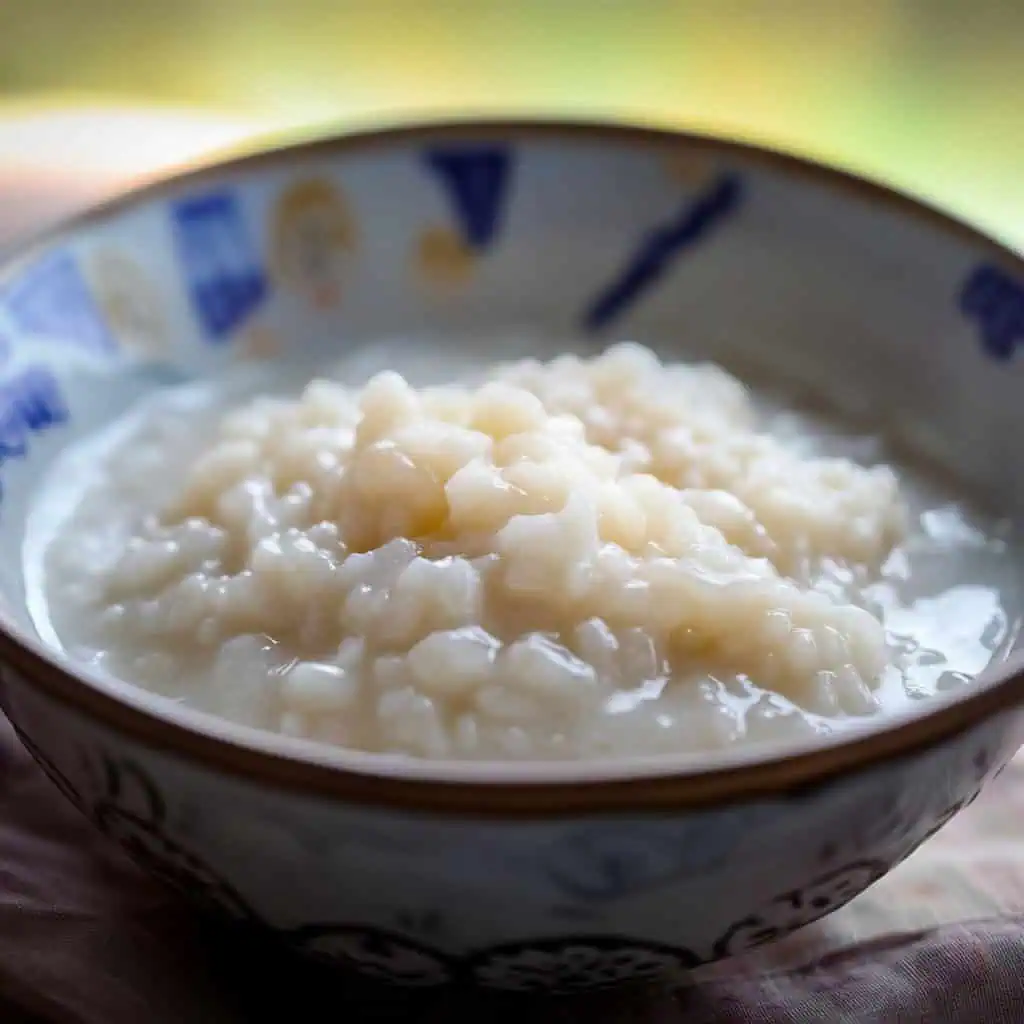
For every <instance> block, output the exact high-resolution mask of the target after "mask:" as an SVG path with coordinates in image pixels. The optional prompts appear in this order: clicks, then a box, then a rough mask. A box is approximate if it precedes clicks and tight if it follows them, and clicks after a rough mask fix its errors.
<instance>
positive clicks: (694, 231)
mask: <svg viewBox="0 0 1024 1024" xmlns="http://www.w3.org/2000/svg"><path fill="white" fill-rule="evenodd" d="M741 195H742V189H741V185H740V181H739V179H738V178H737V177H736V176H735V175H732V174H725V175H722V176H721V177H720V178H718V179H717V180H716V181H714V182H712V184H711V186H710V187H709V188H708V189H707V191H706V192H705V193H704V194H703V195H702V196H699V197H698V198H697V200H696V201H695V202H690V201H687V203H686V205H685V206H684V207H683V209H682V210H681V211H680V212H679V213H678V214H677V215H676V216H675V217H674V218H673V219H672V220H671V221H669V222H668V223H667V224H665V225H663V226H662V227H659V228H656V229H655V230H654V231H653V232H651V233H650V234H649V235H647V237H645V238H644V239H643V241H642V242H641V243H640V245H639V247H638V248H637V250H636V252H635V253H634V254H633V255H632V256H631V257H630V259H629V260H628V262H627V263H626V267H625V269H624V270H623V271H622V273H621V274H619V276H618V277H616V278H615V280H614V281H612V283H611V284H609V285H608V286H607V287H605V288H604V289H603V290H602V291H601V293H600V295H598V297H597V298H596V299H595V300H594V302H593V303H592V304H591V306H590V307H589V308H588V309H587V311H586V313H585V314H584V316H583V325H584V327H585V329H586V330H588V331H597V330H600V329H601V328H602V327H607V326H608V325H609V324H610V323H611V322H612V321H613V320H615V319H617V318H618V317H620V316H621V315H622V314H623V313H624V312H625V311H626V310H627V309H628V308H629V307H630V306H631V305H633V304H634V303H635V302H636V301H637V300H638V299H639V298H640V297H641V296H642V295H643V293H644V292H646V291H649V290H650V289H651V287H652V286H653V285H654V284H655V282H656V281H657V280H658V278H660V277H661V276H662V275H663V274H664V273H665V272H666V271H667V270H668V269H669V267H670V266H671V265H672V263H673V261H674V260H675V258H676V257H677V256H678V255H679V254H680V253H681V252H682V251H683V250H684V249H687V248H689V247H691V246H693V245H694V244H696V243H697V242H698V241H700V240H701V239H702V238H703V237H704V236H705V235H706V234H707V233H708V232H709V231H710V230H711V229H712V228H714V227H715V226H716V225H717V224H719V223H720V222H721V221H722V220H723V219H724V218H725V217H726V216H727V215H728V214H729V213H731V212H732V211H733V209H735V207H736V206H737V204H738V203H739V201H740V198H741Z"/></svg>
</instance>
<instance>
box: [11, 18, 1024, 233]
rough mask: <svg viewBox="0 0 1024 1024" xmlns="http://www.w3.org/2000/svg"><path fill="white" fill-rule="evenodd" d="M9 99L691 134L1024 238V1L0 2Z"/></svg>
mask: <svg viewBox="0 0 1024 1024" xmlns="http://www.w3.org/2000/svg"><path fill="white" fill-rule="evenodd" d="M0 97H2V98H3V99H6V100H7V101H8V103H9V104H10V103H18V104H21V105H26V104H27V105H29V106H38V105H39V104H40V103H41V102H46V103H54V102H65V101H70V102H82V101H90V102H92V101H96V100H101V101H104V102H107V101H110V100H114V101H117V102H124V101H129V102H132V103H138V102H145V103H150V102H158V103H163V104H171V105H175V106H199V107H203V108H206V109H208V110H216V111H218V112H223V113H226V114H229V115H232V116H241V117H245V118H251V119H253V120H254V121H256V122H258V123H259V124H260V125H263V126H269V127H271V128H275V129H276V128H296V127H298V128H300V129H304V128H306V127H308V126H310V125H314V124H315V125H324V124H341V125H343V126H345V125H354V124H365V123H367V122H372V121H374V120H378V119H381V118H384V119H386V120H388V121H394V120H397V119H401V118H405V117H409V116H425V115H430V114H438V113H461V114H469V113H488V114H494V113H509V112H515V113H530V112H533V113H548V114H567V115H580V116H600V115H613V116H616V117H623V118H628V119H632V120H642V121H648V122H655V123H659V124H668V125H682V126H694V127H698V128H702V129H712V130H716V131H721V132H726V133H729V134H732V135H739V136H742V137H745V138H751V139H757V140H764V141H767V142H769V143H772V144H774V145H779V146H783V147H786V148H789V149H794V150H797V151H801V152H804V153H809V154H811V155H815V156H818V157H822V158H824V159H826V160H829V161H833V162H837V163H840V164H843V165H846V166H848V167H852V168H854V169H856V170H859V171H862V172H865V173H867V174H869V175H872V176H874V177H878V178H882V179H885V180H888V181H890V182H892V183H894V184H896V185H898V186H899V187H902V188H904V189H907V190H910V191H913V192H917V193H919V194H923V195H926V196H929V197H931V198H932V199H933V200H935V201H937V202H938V203H940V204H941V205H944V206H946V207H948V208H951V209H953V210H955V211H957V212H959V213H960V214H962V215H964V216H966V217H968V218H970V219H972V220H974V221H975V222H978V223H981V224H982V225H983V226H984V227H986V228H987V229H988V230H989V231H991V232H992V233H993V234H996V235H999V236H1001V237H1003V238H1005V239H1009V240H1011V241H1014V242H1015V243H1016V244H1017V245H1018V246H1019V247H1022V248H1024V173H1022V168H1024V0H774V2H767V0H689V2H687V0H508V2H503V3H502V2H488V0H476V2H471V0H364V2H355V0H333V2H326V0H321V2H317V0H280V2H274V0H159V2H156V0H0ZM97 145H102V140H97Z"/></svg>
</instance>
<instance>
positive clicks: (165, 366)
mask: <svg viewBox="0 0 1024 1024" xmlns="http://www.w3.org/2000/svg"><path fill="white" fill-rule="evenodd" d="M517 327H525V328H528V329H529V331H530V332H532V333H535V334H541V335H547V336H549V337H552V338H555V339H559V338H573V339H574V340H576V341H578V342H579V343H580V344H583V345H584V346H594V347H598V346H602V345H604V344H605V343H607V342H609V341H611V340H618V339H621V338H627V337H628V338H635V339H637V340H641V341H643V342H645V343H647V344H650V345H652V346H653V347H655V348H657V349H659V350H660V351H661V352H662V353H663V354H666V355H670V356H675V357H677V358H685V359H702V358H711V359H714V360H716V361H719V362H722V363H725V364H726V365H729V366H732V367H736V368H739V369H741V370H753V372H755V373H759V374H761V375H763V376H766V377H769V378H770V377H772V376H773V375H774V376H775V377H778V376H779V375H780V374H781V375H783V376H784V378H785V380H786V382H787V385H788V386H791V387H793V386H795V387H797V388H799V389H804V390H807V391H808V392H811V393H814V394H817V395H820V396H822V397H823V398H824V399H825V400H826V401H827V403H828V404H830V405H832V406H834V407H837V408H838V409H840V410H842V411H845V412H847V413H848V414H850V415H853V416H856V417H858V418H864V419H866V420H868V421H870V422H871V423H873V424H876V425H881V426H883V427H884V428H885V429H886V431H888V432H889V433H890V434H891V435H892V436H894V437H896V438H897V439H900V438H903V439H905V440H907V441H908V442H910V443H911V444H912V445H913V447H914V448H915V449H916V450H917V451H919V452H920V453H922V454H923V455H925V457H927V458H929V459H931V460H932V461H933V462H934V463H936V464H937V465H938V466H939V467H941V468H942V469H943V470H945V471H948V472H949V473H951V474H953V475H955V476H956V477H957V478H958V480H959V481H961V482H962V484H963V485H964V486H966V487H968V488H971V489H972V490H974V491H976V492H977V493H979V494H982V495H983V496H984V498H985V500H986V501H987V502H988V503H990V504H991V505H993V506H994V508H995V509H997V510H998V511H999V512H1001V513H1006V514H1014V513H1016V512H1017V511H1018V510H1019V508H1020V506H1021V504H1022V502H1024V472H1020V470H1021V461H1022V454H1021V447H1020V445H1019V444H1017V443H1016V437H1015V430H1014V428H1015V426H1016V424H1017V423H1018V422H1019V413H1018V412H1017V409H1018V402H1019V397H1018V396H1019V393H1020V388H1021V384H1022V380H1021V377H1022V369H1021V365H1020V363H1019V362H1017V361H1015V360H1014V359H1013V358H1012V356H1013V354H1014V345H1015V343H1017V342H1020V341H1024V272H1022V271H1021V268H1020V265H1019V262H1018V261H1015V260H1014V259H1013V257H1012V256H1011V255H1009V254H1007V253H1006V252H1005V251H1004V250H1001V249H1000V248H999V247H998V246H996V245H995V244H993V243H991V242H989V241H987V240H986V239H984V238H982V237H981V236H979V235H976V234H975V233H973V232H971V231H970V230H969V229H967V228H964V227H962V226H960V225H958V224H956V223H954V222H952V221H949V220H947V219H945V218H944V217H942V216H941V215H938V214H935V213H933V212H931V211H929V210H928V209H926V208H924V207H921V206H918V205H916V204H914V203H913V202H911V201H909V200H906V199H903V198H900V197H898V196H894V195H892V194H890V193H887V192H885V191H884V190H883V189H879V188H876V187H874V186H869V185H865V184H864V183H862V182H859V181H857V180H855V179H852V178H848V177H846V176H844V175H842V174H839V173H836V172H831V171H826V170H823V169H820V168H816V167H813V166H810V165H807V164H804V163H802V162H800V161H796V160H792V159H789V158H785V157H781V156H778V155H774V154H771V153H767V152H764V151H761V150H757V149H753V148H748V147H744V146H739V145H735V144H730V143H727V142H721V141H716V140H709V139H703V138H698V137H689V136H680V135H675V134H662V133H657V132H649V131H644V130H637V129H626V128H612V127H596V126H558V125H536V124H534V125H531V124H485V125H452V126H442V127H435V128H429V127H426V128H414V129H408V130H401V131H395V132H383V133H378V134H370V135H366V136H356V137H350V138H342V139H335V140H327V141H324V142H320V143H314V144H311V145H304V146H298V147H294V148H286V149H283V150H280V151H276V152H271V153H268V154H264V155H260V156H257V157H252V158H248V159H242V160H240V161H237V162H234V163H231V164H225V165H219V166H213V167H211V168H209V169H203V170H201V171H198V172H196V173H192V174H190V175H187V176H185V177H182V178H179V179H175V180H172V181H169V182H167V183H165V184H161V185H158V186H156V187H154V188H150V189H147V190H144V191H143V192H141V193H139V194H138V195H136V196H133V197H129V198H128V199H126V200H124V201H121V202H119V203H117V204H115V205H113V206H112V207H109V208H106V209H104V210H101V211H99V212H97V213H95V214H92V215H90V216H88V217H86V218H84V219H82V220H81V221H79V222H77V223H75V224H73V225H72V226H70V227H68V228H66V229H64V230H62V231H60V232H58V233H57V234H55V235H54V236H53V237H51V238H49V239H47V240H44V241H43V242H40V243H39V244H37V245H36V246H35V247H34V248H33V249H32V250H31V251H29V252H27V253H25V254H24V255H22V256H21V257H20V258H19V259H17V260H16V261H15V262H14V263H13V264H11V265H9V266H8V267H7V268H6V269H5V270H4V271H3V272H2V274H0V389H2V390H0V416H2V429H0V484H2V488H3V490H2V505H0V517H2V523H3V529H2V531H0V598H2V607H3V611H4V614H5V617H6V618H7V619H8V620H9V622H10V623H11V624H12V625H13V626H14V627H15V628H19V629H24V630H31V624H30V622H29V615H28V611H27V606H26V597H25V595H26V580H25V574H24V571H23V561H22V544H23V540H24V536H25V527H26V522H27V518H28V513H29V510H30V507H31V501H32V495H33V492H34V490H35V488H36V487H37V485H38V484H39V482H40V480H41V479H42V478H43V477H44V476H45V474H46V472H47V470H48V468H49V467H50V466H51V464H52V462H53V460H54V458H55V457H56V456H57V455H58V454H59V453H60V452H61V450H62V449H63V448H64V447H65V446H66V445H67V444H68V443H69V442H71V441H73V440H74V439H76V438H78V437H80V436H83V435H85V434H87V433H88V432H90V431H92V430H94V429H95V428H97V427H98V426H100V425H102V424H103V423H105V422H107V421H109V420H110V419H111V418H112V417H115V416H116V415H118V414H119V413H120V412H121V411H123V410H124V409H125V408H127V407H128V406H130V405H131V404H132V403H133V402H135V401H136V400H137V399H139V398H140V397H141V396H143V395H146V394H148V393H150V392H152V391H153V390H154V389H159V388H163V387H166V386H168V385H170V384H174V383H178V382H180V381H184V380H191V379H195V378H199V377H203V376H207V375H212V374H219V373H221V372H225V371H227V370H228V369H229V368H230V367H232V366H237V365H238V364H261V363H264V362H266V361H269V360H273V361H275V365H276V366H277V367H279V368H280V369H279V370H278V369H275V371H274V372H275V375H280V376H281V377H282V379H284V378H288V377H291V378H294V379H299V378H301V377H302V376H304V375H305V374H307V373H308V372H310V371H311V370H312V369H313V368H315V367H316V366H318V365H323V364H324V363H329V362H331V361H332V360H336V359H338V358H340V357H341V356H343V355H350V354H352V353H355V352H357V351H358V352H361V353H363V354H365V366H366V368H368V369H369V368H377V367H379V366H381V365H388V363H389V362H390V361H391V356H392V355H393V353H394V352H395V351H397V350H396V349H393V348H389V347H388V345H387V344H384V340H386V339H396V338H403V337H404V338H410V337H411V338H417V337H424V336H426V335H429V334H435V335H441V336H445V337H448V338H455V339H461V340H458V341H457V342H455V344H456V345H461V346H464V348H463V351H466V352H467V353H468V352H471V353H472V357H473V359H474V360H478V359H480V358H485V359H489V358H508V357H509V356H510V355H518V354H520V353H519V352H515V351H513V350H514V348H515V345H516V341H515V339H516V335H515V333H514V329H515V328H517ZM410 358H413V354H411V353H410V350H409V348H408V346H405V347H404V348H403V355H402V359H403V360H406V361H408V360H409V359H410ZM414 361H415V360H414ZM354 365H356V366H358V365H359V360H358V358H357V360H356V363H355V364H354ZM396 368H399V369H402V368H404V367H403V363H402V362H401V360H399V362H398V363H397V364H396ZM411 369H412V373H413V374H414V375H422V374H423V373H424V372H429V370H430V366H429V362H428V361H427V362H422V363H420V364H419V366H418V367H413V368H411Z"/></svg>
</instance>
